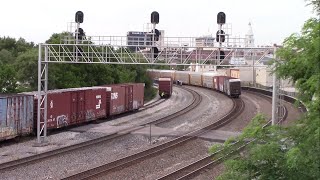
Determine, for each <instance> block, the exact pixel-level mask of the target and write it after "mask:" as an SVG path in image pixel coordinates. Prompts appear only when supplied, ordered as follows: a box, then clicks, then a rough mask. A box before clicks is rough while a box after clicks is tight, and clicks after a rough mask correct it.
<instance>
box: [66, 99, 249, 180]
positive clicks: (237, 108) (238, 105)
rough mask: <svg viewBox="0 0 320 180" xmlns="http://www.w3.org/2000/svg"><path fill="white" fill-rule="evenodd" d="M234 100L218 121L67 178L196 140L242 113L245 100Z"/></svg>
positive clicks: (95, 172) (104, 171) (108, 169)
mask: <svg viewBox="0 0 320 180" xmlns="http://www.w3.org/2000/svg"><path fill="white" fill-rule="evenodd" d="M232 100H233V102H234V103H233V104H234V105H233V108H232V110H231V111H230V112H229V113H228V114H227V115H225V116H224V117H222V118H221V119H219V120H218V121H216V122H214V123H212V124H210V125H208V126H206V127H204V128H201V129H197V130H195V131H192V132H190V133H187V134H185V135H183V136H180V137H178V138H175V139H173V140H171V141H168V142H165V143H162V144H159V145H157V146H155V147H153V148H150V149H147V150H144V151H140V152H138V153H136V154H133V155H130V156H127V157H124V158H121V159H118V160H115V161H113V162H111V163H108V164H104V165H102V166H98V167H96V168H93V169H90V170H88V171H84V172H81V173H78V174H74V175H72V176H69V177H66V178H65V179H68V180H71V179H77V180H79V179H91V178H95V177H101V176H104V175H106V174H108V173H110V172H113V171H117V170H121V169H123V168H125V167H128V166H130V165H134V164H136V163H138V162H140V161H142V160H145V159H146V158H149V157H154V156H156V155H158V154H160V153H164V152H165V151H167V150H170V149H172V148H175V147H178V146H181V145H182V144H184V143H187V142H189V141H192V140H195V139H197V138H198V136H199V135H201V134H204V133H206V132H208V131H209V130H212V129H217V128H219V127H221V126H223V125H225V124H227V123H229V122H230V121H232V120H233V119H234V118H235V117H237V116H238V115H239V114H241V113H242V111H243V110H244V106H245V105H244V102H243V101H242V100H241V99H232Z"/></svg>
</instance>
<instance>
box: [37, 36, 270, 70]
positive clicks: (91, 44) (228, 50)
mask: <svg viewBox="0 0 320 180" xmlns="http://www.w3.org/2000/svg"><path fill="white" fill-rule="evenodd" d="M149 39H152V38H149ZM149 39H148V38H147V37H146V38H145V40H143V41H142V40H141V38H137V39H136V40H128V38H127V37H126V36H87V37H86V38H85V40H78V42H77V41H75V39H74V38H73V37H72V36H69V37H68V36H66V37H64V38H63V40H62V43H61V44H42V45H41V46H42V48H41V50H43V48H44V52H45V58H44V59H41V61H42V62H44V63H45V62H52V63H55V62H56V63H90V64H91V63H102V64H158V65H190V64H199V65H216V66H234V64H230V60H231V59H232V60H233V61H234V60H235V59H242V60H247V61H248V62H247V63H241V64H237V66H252V65H253V62H254V65H255V66H263V65H261V64H260V61H261V60H262V59H264V58H265V56H266V55H270V54H273V47H241V45H240V44H241V43H238V44H239V45H235V44H236V43H235V42H231V41H230V39H229V38H228V42H226V43H223V44H222V45H221V46H219V43H213V42H210V43H207V42H199V41H197V38H195V37H166V38H160V39H159V41H154V42H152V41H151V40H150V41H148V40H149ZM238 40H239V39H237V40H235V41H238ZM153 47H157V51H156V50H154V49H153ZM221 51H223V53H224V55H222V53H221ZM233 61H232V62H233Z"/></svg>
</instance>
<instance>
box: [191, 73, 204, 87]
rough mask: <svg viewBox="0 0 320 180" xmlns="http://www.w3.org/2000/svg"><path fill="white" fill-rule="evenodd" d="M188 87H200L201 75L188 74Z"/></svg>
mask: <svg viewBox="0 0 320 180" xmlns="http://www.w3.org/2000/svg"><path fill="white" fill-rule="evenodd" d="M189 77H190V85H194V86H202V73H201V72H190V73H189Z"/></svg>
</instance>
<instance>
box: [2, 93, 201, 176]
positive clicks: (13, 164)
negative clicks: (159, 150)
mask: <svg viewBox="0 0 320 180" xmlns="http://www.w3.org/2000/svg"><path fill="white" fill-rule="evenodd" d="M179 88H182V89H185V90H187V91H188V92H190V93H191V94H192V95H193V101H192V102H191V103H190V104H189V105H188V106H186V107H185V108H183V109H181V110H179V111H177V112H175V113H174V114H170V115H168V116H166V117H163V118H160V119H157V120H154V121H152V122H151V123H140V124H138V125H136V126H134V127H130V128H127V129H124V130H121V131H119V132H116V133H114V134H110V135H108V136H104V137H101V138H97V139H94V140H91V141H86V142H83V143H79V144H75V145H71V146H68V147H63V148H60V149H55V150H51V151H47V152H44V153H41V154H37V155H33V156H29V157H26V158H22V159H18V160H14V161H9V162H6V163H2V164H0V172H1V171H3V170H7V169H13V168H17V167H21V166H27V165H29V164H34V163H37V162H41V161H43V160H46V159H49V158H54V157H55V156H57V155H60V154H63V153H68V152H72V151H75V150H77V149H82V148H85V147H89V146H94V145H95V144H98V143H102V142H105V141H109V140H111V139H115V138H119V137H122V136H124V135H127V134H129V133H131V132H132V131H136V130H139V129H142V128H144V127H145V126H149V125H150V124H154V125H156V124H159V123H162V122H165V121H169V120H172V119H174V118H176V117H178V116H181V115H183V114H185V113H187V112H189V111H191V110H192V109H194V108H195V107H197V106H198V105H199V104H200V102H201V100H202V99H201V96H200V94H199V93H197V92H196V91H193V90H191V89H188V88H184V87H179ZM160 101H161V102H163V101H162V100H160ZM158 103H159V102H158ZM154 105H155V104H150V106H154Z"/></svg>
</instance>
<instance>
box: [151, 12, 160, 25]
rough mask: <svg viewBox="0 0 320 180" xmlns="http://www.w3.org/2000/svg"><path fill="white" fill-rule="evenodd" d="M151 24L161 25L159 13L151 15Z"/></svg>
mask: <svg viewBox="0 0 320 180" xmlns="http://www.w3.org/2000/svg"><path fill="white" fill-rule="evenodd" d="M151 23H152V24H158V23H159V13H158V12H157V11H153V12H152V13H151Z"/></svg>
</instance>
